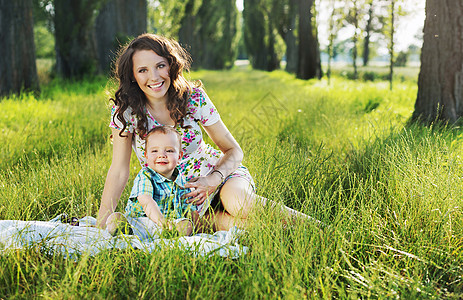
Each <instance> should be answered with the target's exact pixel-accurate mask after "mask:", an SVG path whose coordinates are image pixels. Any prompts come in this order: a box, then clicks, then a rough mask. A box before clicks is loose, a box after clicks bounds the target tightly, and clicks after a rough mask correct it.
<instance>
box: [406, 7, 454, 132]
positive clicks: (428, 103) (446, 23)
mask: <svg viewBox="0 0 463 300" xmlns="http://www.w3.org/2000/svg"><path fill="white" fill-rule="evenodd" d="M462 115H463V2H461V1H453V0H427V1H426V21H425V26H424V40H423V48H422V52H421V69H420V74H419V77H418V95H417V99H416V103H415V111H414V113H413V119H415V120H416V119H422V120H424V121H427V122H432V121H435V120H438V119H439V120H445V121H449V122H451V123H453V122H455V121H457V120H458V119H459V118H460V117H462Z"/></svg>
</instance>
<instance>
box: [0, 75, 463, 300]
mask: <svg viewBox="0 0 463 300" xmlns="http://www.w3.org/2000/svg"><path fill="white" fill-rule="evenodd" d="M190 77H191V78H192V79H199V78H200V79H201V80H202V81H203V83H204V84H205V87H206V89H207V92H208V94H209V96H210V98H211V99H213V101H214V103H215V105H216V106H217V108H218V110H219V112H220V113H221V117H222V119H223V121H224V123H225V124H227V126H228V127H229V129H230V130H231V132H232V133H233V135H234V136H235V138H236V139H237V140H238V142H239V143H240V145H241V146H242V148H243V149H244V151H245V154H246V156H245V161H244V164H245V165H246V166H248V168H249V169H250V171H251V173H252V174H253V175H254V178H255V180H256V182H257V185H258V192H259V194H261V195H263V196H266V197H269V198H272V199H275V200H277V201H281V202H284V203H285V204H287V205H289V206H291V207H293V208H296V209H298V210H300V211H303V212H305V213H308V214H310V215H312V216H314V217H316V218H318V219H320V220H322V221H323V222H325V223H327V224H329V225H330V228H328V229H326V230H325V231H323V232H320V231H319V230H318V229H316V228H314V227H313V226H310V225H307V224H304V223H297V224H295V225H294V226H292V227H289V228H284V227H283V226H282V224H281V222H280V221H279V219H280V218H279V216H278V214H277V213H275V212H274V211H272V210H270V209H264V210H262V209H261V210H257V211H256V212H255V214H254V215H253V216H252V222H251V223H252V226H251V227H250V228H248V229H247V234H246V235H245V237H243V239H242V241H241V243H242V244H243V245H246V246H248V247H249V252H248V254H247V255H245V256H242V257H240V258H238V259H235V260H231V259H226V258H219V257H208V258H203V257H193V256H191V255H190V254H188V253H185V252H184V251H181V250H166V249H164V250H162V249H160V250H158V251H156V252H154V253H152V254H146V253H143V252H141V251H137V250H124V251H120V250H108V251H104V252H101V253H100V254H98V255H97V256H95V257H89V256H87V255H85V254H84V255H82V257H80V259H79V260H78V261H72V260H67V259H64V258H63V257H62V256H61V255H58V254H55V255H52V254H49V253H41V252H40V251H37V250H35V249H33V248H30V249H24V250H17V251H14V252H10V253H9V254H1V255H0V261H1V263H0V264H1V266H2V268H1V269H0V278H1V279H0V298H36V297H37V298H42V297H43V298H53V299H54V298H135V297H136V298H169V299H171V298H187V299H191V298H193V299H196V298H213V299H220V298H232V299H237V298H246V299H247V298H257V299H261V298H264V299H267V298H288V299H299V298H310V299H319V298H327V299H328V298H343V299H344V298H404V299H420V298H421V299H422V298H426V299H427V298H455V299H457V298H461V297H462V296H463V283H462V276H463V270H462V267H461V266H462V265H463V234H462V224H463V222H462V221H463V220H462V211H461V207H462V199H463V192H462V191H463V189H462V181H461V178H462V176H463V163H462V160H461V157H463V153H462V151H463V150H462V149H463V147H462V143H463V132H462V131H461V129H460V128H458V127H453V128H449V127H446V126H442V125H434V126H432V127H421V126H419V125H415V124H409V123H408V119H409V117H410V116H411V113H412V111H413V105H414V101H415V98H416V94H417V86H416V78H411V79H410V78H409V77H405V80H402V79H401V78H398V79H397V80H396V82H395V83H394V90H393V91H390V90H389V85H388V82H385V81H381V80H376V81H373V82H372V81H359V82H354V81H349V80H346V79H344V78H342V77H337V76H335V77H333V78H332V80H331V82H330V84H328V82H327V81H326V80H321V81H318V80H311V81H301V80H297V79H295V78H294V77H293V76H291V75H289V74H286V73H284V72H282V71H275V72H271V73H267V72H259V71H250V70H247V69H242V70H232V71H220V72H217V71H197V72H192V73H191V74H190ZM110 88H111V86H110V85H108V84H107V83H106V80H105V79H104V78H96V79H94V80H92V81H82V82H78V83H72V82H67V81H63V80H58V79H54V80H52V81H51V82H50V83H49V84H48V85H46V86H42V94H41V96H40V97H39V98H34V97H33V96H32V95H21V96H19V97H14V98H9V99H3V100H1V102H0V110H1V111H2V112H3V113H2V115H1V116H0V125H1V128H2V133H1V135H0V142H1V143H2V144H3V145H4V147H2V150H0V151H1V152H0V157H1V159H0V167H1V169H0V170H1V171H0V187H1V188H0V219H21V220H48V219H51V218H52V217H54V216H56V215H57V214H60V213H67V214H69V215H79V216H83V215H93V216H96V213H97V209H98V207H99V201H100V200H99V199H100V197H101V192H102V188H103V184H104V179H105V175H106V172H107V169H108V167H109V164H110V159H111V144H110V141H109V139H108V136H109V129H108V128H107V123H108V119H109V109H108V101H107V99H108V96H107V94H106V92H105V90H108V89H110ZM132 159H133V160H132V166H133V169H132V170H131V171H132V177H131V178H132V179H133V177H134V175H135V174H136V173H137V171H138V163H137V162H136V160H135V158H134V157H132ZM132 179H131V180H132ZM128 190H129V188H126V190H125V191H124V194H123V196H122V200H121V201H119V206H118V209H119V210H120V211H121V210H122V209H123V207H124V205H125V201H124V200H123V199H126V198H127V196H128V192H129V191H128Z"/></svg>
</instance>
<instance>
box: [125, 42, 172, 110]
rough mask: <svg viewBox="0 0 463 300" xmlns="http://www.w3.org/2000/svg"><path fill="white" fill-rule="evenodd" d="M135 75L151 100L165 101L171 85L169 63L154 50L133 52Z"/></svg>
mask: <svg viewBox="0 0 463 300" xmlns="http://www.w3.org/2000/svg"><path fill="white" fill-rule="evenodd" d="M132 60H133V76H134V78H135V80H136V82H137V84H138V86H139V87H140V89H141V90H142V91H143V93H144V94H145V96H146V98H148V100H151V101H165V100H166V97H167V91H168V90H169V86H170V77H169V63H168V62H167V59H166V58H164V57H162V56H159V55H157V54H156V52H154V51H153V50H139V51H137V52H135V53H134V54H133V57H132Z"/></svg>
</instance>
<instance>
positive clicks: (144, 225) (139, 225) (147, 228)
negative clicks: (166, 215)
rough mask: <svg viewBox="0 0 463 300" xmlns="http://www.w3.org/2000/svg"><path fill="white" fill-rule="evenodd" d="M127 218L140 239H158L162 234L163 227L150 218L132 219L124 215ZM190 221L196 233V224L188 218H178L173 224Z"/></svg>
mask: <svg viewBox="0 0 463 300" xmlns="http://www.w3.org/2000/svg"><path fill="white" fill-rule="evenodd" d="M124 216H125V217H126V218H127V221H128V222H129V224H130V226H132V230H133V234H134V235H136V236H138V237H139V238H140V239H142V240H144V239H156V238H159V236H160V235H161V233H162V227H161V226H159V225H158V224H156V223H154V222H153V221H152V220H151V219H150V218H148V217H131V216H128V215H124ZM184 220H189V221H190V222H191V224H192V226H193V232H194V223H193V222H192V221H191V220H190V219H188V218H178V219H175V220H174V221H173V222H174V224H178V223H179V222H181V221H184Z"/></svg>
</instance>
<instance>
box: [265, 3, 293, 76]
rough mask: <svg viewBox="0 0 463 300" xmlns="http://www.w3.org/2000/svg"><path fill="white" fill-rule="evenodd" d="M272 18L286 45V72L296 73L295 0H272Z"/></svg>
mask: <svg viewBox="0 0 463 300" xmlns="http://www.w3.org/2000/svg"><path fill="white" fill-rule="evenodd" d="M271 14H272V16H273V19H274V23H275V26H276V29H277V31H278V34H279V35H280V36H281V38H282V39H283V40H284V42H285V45H286V52H285V56H286V71H287V72H289V73H296V72H297V65H298V64H297V61H298V50H299V49H298V47H297V30H296V29H297V20H298V9H297V0H273V1H272V13H271Z"/></svg>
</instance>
